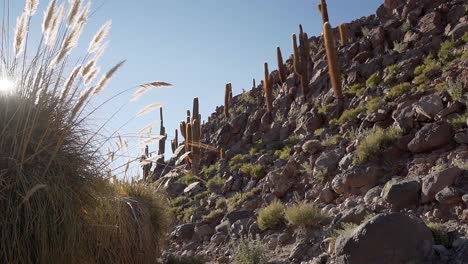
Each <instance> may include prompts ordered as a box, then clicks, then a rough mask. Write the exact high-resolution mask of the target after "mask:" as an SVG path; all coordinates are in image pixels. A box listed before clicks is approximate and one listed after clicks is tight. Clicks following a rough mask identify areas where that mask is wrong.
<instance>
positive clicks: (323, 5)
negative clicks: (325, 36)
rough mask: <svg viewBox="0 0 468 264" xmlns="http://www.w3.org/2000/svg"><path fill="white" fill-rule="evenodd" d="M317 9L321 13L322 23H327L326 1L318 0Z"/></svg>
mask: <svg viewBox="0 0 468 264" xmlns="http://www.w3.org/2000/svg"><path fill="white" fill-rule="evenodd" d="M318 10H319V12H320V13H322V20H323V23H324V24H325V23H327V22H328V21H329V19H328V9H327V2H326V1H325V0H320V4H319V5H318Z"/></svg>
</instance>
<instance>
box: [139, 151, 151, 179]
mask: <svg viewBox="0 0 468 264" xmlns="http://www.w3.org/2000/svg"><path fill="white" fill-rule="evenodd" d="M149 157H150V156H149V147H148V145H146V147H145V155H143V156H142V157H141V158H140V161H145V160H146V159H149ZM151 166H152V164H151V163H150V164H145V165H143V168H142V169H143V180H144V181H146V180H147V179H148V176H149V175H150V173H151Z"/></svg>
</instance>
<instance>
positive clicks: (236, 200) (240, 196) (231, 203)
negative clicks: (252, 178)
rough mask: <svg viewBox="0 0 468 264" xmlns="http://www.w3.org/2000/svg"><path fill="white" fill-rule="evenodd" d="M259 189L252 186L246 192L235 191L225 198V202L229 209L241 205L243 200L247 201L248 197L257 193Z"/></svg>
mask: <svg viewBox="0 0 468 264" xmlns="http://www.w3.org/2000/svg"><path fill="white" fill-rule="evenodd" d="M260 191H261V189H260V188H254V189H252V190H251V191H249V192H247V193H236V194H235V195H234V196H232V197H231V198H229V199H227V200H226V204H227V206H228V209H229V210H233V209H234V208H236V207H238V206H239V205H241V204H242V203H243V202H245V201H247V200H248V199H250V198H252V197H253V196H255V195H257V194H259V193H260Z"/></svg>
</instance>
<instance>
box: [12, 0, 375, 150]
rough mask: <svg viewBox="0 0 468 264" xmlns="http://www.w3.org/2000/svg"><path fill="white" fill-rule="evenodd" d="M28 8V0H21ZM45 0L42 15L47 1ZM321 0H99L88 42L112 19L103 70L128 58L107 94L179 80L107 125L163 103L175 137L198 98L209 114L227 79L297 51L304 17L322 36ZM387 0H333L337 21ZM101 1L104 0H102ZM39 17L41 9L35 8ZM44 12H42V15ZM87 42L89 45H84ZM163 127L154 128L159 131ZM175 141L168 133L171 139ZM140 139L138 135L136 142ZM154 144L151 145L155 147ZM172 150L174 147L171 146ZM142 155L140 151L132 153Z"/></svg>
mask: <svg viewBox="0 0 468 264" xmlns="http://www.w3.org/2000/svg"><path fill="white" fill-rule="evenodd" d="M12 2H14V4H18V6H19V7H21V8H22V5H23V1H18V0H14V1H12ZM45 2H46V1H45V0H42V1H41V7H40V12H39V13H38V14H39V16H42V13H43V10H44V8H45V4H46V3H45ZM318 2H319V0H230V1H228V0H197V1H195V0H164V1H163V0H135V1H128V0H95V1H93V8H94V9H95V8H97V7H99V6H100V8H99V9H98V10H97V11H96V13H95V14H94V15H93V17H92V18H91V19H90V21H89V22H88V26H87V28H86V30H85V31H86V32H85V33H84V36H83V38H82V40H83V41H82V42H81V44H82V46H84V47H85V48H86V47H87V43H88V41H89V40H90V39H91V38H92V36H93V35H94V33H95V32H96V31H97V29H98V28H99V27H100V25H102V24H103V23H104V22H105V21H107V20H108V19H112V21H113V24H112V30H111V35H110V37H109V39H110V41H111V43H110V46H109V48H108V50H107V52H106V54H105V55H104V56H103V57H102V59H101V63H100V65H101V66H102V68H103V70H106V69H108V68H110V67H112V65H113V64H115V63H116V62H118V61H120V60H122V59H127V62H126V64H125V65H124V67H123V68H122V69H121V70H120V71H119V72H118V74H117V76H116V77H114V79H113V80H112V81H111V82H110V84H109V86H108V87H107V88H106V90H105V92H104V94H103V95H101V96H102V98H107V97H109V96H111V95H112V94H115V93H116V92H118V91H121V90H124V89H127V88H129V87H132V86H135V85H138V84H142V83H146V82H151V81H155V80H162V81H166V82H170V83H172V84H174V87H172V88H168V89H162V90H154V91H152V92H151V93H149V94H147V95H146V96H145V97H144V98H141V99H140V100H138V101H137V102H132V103H130V104H128V105H127V106H125V108H124V109H123V111H122V112H120V113H119V114H117V116H116V118H114V120H113V121H112V125H111V126H109V127H108V130H112V129H116V128H118V127H119V126H120V125H121V124H123V123H124V122H125V121H126V120H128V119H130V118H131V117H132V116H134V115H135V114H136V112H138V110H139V109H141V108H143V107H144V106H146V105H148V104H151V103H155V102H161V103H163V104H164V111H165V116H164V118H165V126H166V128H167V132H168V134H169V137H170V138H172V136H173V134H174V132H173V131H174V129H175V128H178V126H179V121H180V120H183V119H184V118H185V110H186V109H191V107H192V99H193V97H195V96H198V97H199V98H200V108H201V109H200V111H201V114H202V118H203V119H206V117H207V115H209V114H211V113H212V112H213V111H214V109H215V107H216V106H218V105H222V104H223V101H224V86H225V83H226V82H231V83H232V85H233V90H234V94H238V93H240V92H241V91H242V88H244V89H246V90H247V89H250V87H251V82H252V78H256V79H257V83H259V81H260V80H261V79H262V76H263V62H264V61H267V62H269V63H270V65H271V66H270V67H271V70H273V69H274V67H275V66H274V65H275V64H276V52H275V48H276V46H280V47H281V48H282V51H283V56H284V57H285V59H286V57H288V56H289V54H291V34H292V33H294V32H297V31H298V24H300V23H301V24H302V25H303V27H304V30H305V31H306V32H308V34H309V36H313V35H318V34H320V31H321V25H322V20H321V16H320V14H319V13H318V11H317V4H318ZM382 2H383V0H358V1H350V0H329V1H328V9H329V15H330V22H331V24H332V26H337V25H339V24H340V23H342V22H349V21H351V20H354V19H356V18H359V17H362V16H367V15H370V14H373V13H375V10H376V9H377V7H378V6H379V5H380V4H381V3H382ZM101 4H102V6H101ZM36 16H37V15H36ZM40 19H42V18H40ZM83 44H84V45H83ZM130 95H131V93H130V92H129V93H128V94H125V95H123V96H121V97H119V98H118V99H116V100H114V101H113V102H112V103H111V104H109V105H107V106H106V107H105V108H103V109H102V111H100V113H99V116H97V117H96V121H98V122H99V120H102V119H103V118H104V117H105V116H108V115H110V114H112V113H114V112H115V110H116V108H118V107H119V106H121V105H122V104H124V103H125V102H126V101H127V100H128V98H129V97H130ZM158 115H159V113H158V112H153V113H151V114H148V115H145V116H143V117H141V118H137V119H135V120H134V121H132V122H131V123H129V124H128V125H127V126H126V127H125V128H124V131H125V132H123V133H136V131H138V130H140V129H141V128H142V127H144V126H146V125H147V124H149V123H152V122H155V121H158V119H159V117H158ZM158 131H159V127H158V126H157V127H155V132H158ZM168 142H169V140H168ZM133 143H134V145H135V144H136V143H137V142H135V141H134V142H133ZM155 148H156V146H152V147H151V150H155ZM166 153H169V154H170V153H171V151H170V147H169V145H168V146H167V147H166ZM132 154H135V153H132Z"/></svg>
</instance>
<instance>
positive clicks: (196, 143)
mask: <svg viewBox="0 0 468 264" xmlns="http://www.w3.org/2000/svg"><path fill="white" fill-rule="evenodd" d="M192 139H193V145H192V171H193V173H194V174H196V173H197V172H198V163H199V161H200V121H199V120H198V119H194V120H193V123H192Z"/></svg>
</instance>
